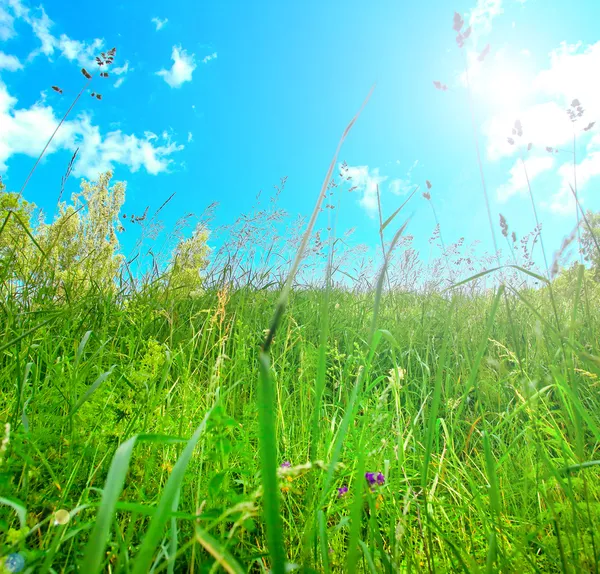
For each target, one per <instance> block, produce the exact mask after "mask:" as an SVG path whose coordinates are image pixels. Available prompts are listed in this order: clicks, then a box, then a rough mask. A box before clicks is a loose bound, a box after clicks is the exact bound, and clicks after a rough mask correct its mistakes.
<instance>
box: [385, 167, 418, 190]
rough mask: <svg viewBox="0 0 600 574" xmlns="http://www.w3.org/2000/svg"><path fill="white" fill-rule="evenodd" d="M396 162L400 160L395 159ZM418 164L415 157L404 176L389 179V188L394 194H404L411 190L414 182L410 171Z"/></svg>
mask: <svg viewBox="0 0 600 574" xmlns="http://www.w3.org/2000/svg"><path fill="white" fill-rule="evenodd" d="M396 163H398V164H399V163H400V160H396ZM418 165H419V160H418V159H416V160H415V161H414V162H413V164H412V165H411V166H410V168H409V170H408V171H407V172H406V177H405V178H396V179H392V180H391V181H390V185H389V189H390V192H391V193H393V194H394V195H406V194H407V193H409V192H410V191H412V190H413V188H414V184H413V183H412V173H413V171H414V170H415V168H416V167H417V166H418Z"/></svg>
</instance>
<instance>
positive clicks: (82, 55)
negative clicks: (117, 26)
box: [0, 0, 104, 67]
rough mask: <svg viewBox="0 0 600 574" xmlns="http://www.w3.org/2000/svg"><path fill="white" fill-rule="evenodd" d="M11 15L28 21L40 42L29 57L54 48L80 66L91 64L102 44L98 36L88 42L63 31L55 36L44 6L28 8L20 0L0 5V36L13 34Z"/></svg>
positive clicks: (51, 54) (51, 53)
mask: <svg viewBox="0 0 600 574" xmlns="http://www.w3.org/2000/svg"><path fill="white" fill-rule="evenodd" d="M7 10H10V11H11V12H12V13H9V12H8V11H7ZM15 18H17V19H22V20H24V21H25V22H26V23H27V24H29V26H31V29H32V31H33V33H34V35H35V36H36V38H37V39H38V40H39V41H40V43H41V45H40V47H39V48H37V49H35V50H34V51H33V52H32V53H31V54H29V57H28V60H29V61H31V60H33V59H34V58H35V57H36V56H38V55H39V54H44V55H45V56H47V57H48V58H52V56H54V54H55V52H58V53H59V54H60V55H62V56H63V57H65V58H67V59H68V60H69V61H75V62H77V63H78V64H79V65H80V66H83V67H92V66H93V65H94V59H95V57H96V56H97V55H98V54H99V53H100V51H101V50H102V48H103V46H104V40H102V39H100V38H96V39H94V40H92V41H91V42H82V41H79V40H74V39H72V38H70V37H69V36H67V35H66V34H61V35H60V36H59V37H57V36H55V35H54V34H53V33H52V31H51V29H52V27H53V26H54V23H53V22H52V20H51V19H50V18H49V17H48V14H46V11H45V10H44V7H43V6H39V7H38V8H36V9H34V10H32V9H30V8H29V7H27V6H26V5H25V4H23V3H22V2H21V1H20V0H9V2H8V5H7V7H6V8H2V7H0V39H7V38H9V37H11V36H13V35H14V28H13V22H14V20H15Z"/></svg>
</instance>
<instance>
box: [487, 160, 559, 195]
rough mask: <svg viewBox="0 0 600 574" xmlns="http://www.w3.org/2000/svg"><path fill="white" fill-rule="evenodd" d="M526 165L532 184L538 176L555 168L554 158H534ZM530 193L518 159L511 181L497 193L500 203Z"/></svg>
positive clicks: (513, 168)
mask: <svg viewBox="0 0 600 574" xmlns="http://www.w3.org/2000/svg"><path fill="white" fill-rule="evenodd" d="M525 164H526V166H527V176H528V177H529V183H532V182H533V180H534V179H535V178H536V177H537V176H538V175H540V174H541V173H543V172H545V171H548V170H550V169H552V167H553V166H554V157H552V156H541V157H533V158H529V159H526V160H525ZM528 191H529V190H528V187H527V178H526V177H525V170H524V169H523V163H522V162H521V160H520V159H518V160H517V161H516V162H515V164H514V165H513V167H512V168H511V170H510V179H509V180H508V182H507V183H505V184H503V185H501V186H500V187H499V188H498V190H497V192H496V193H497V196H498V201H500V202H504V201H506V200H507V199H509V198H510V197H512V196H513V195H515V194H525V193H528Z"/></svg>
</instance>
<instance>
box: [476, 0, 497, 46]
mask: <svg viewBox="0 0 600 574" xmlns="http://www.w3.org/2000/svg"><path fill="white" fill-rule="evenodd" d="M502 12H503V10H502V0H477V4H476V6H475V8H473V10H471V13H470V15H469V26H471V27H472V29H473V38H474V40H475V42H476V41H477V39H478V38H479V37H481V36H487V35H488V34H489V33H490V32H491V31H492V20H493V19H494V18H495V17H496V16H499V15H500V14H502Z"/></svg>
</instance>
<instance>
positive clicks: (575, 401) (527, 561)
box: [0, 15, 600, 574]
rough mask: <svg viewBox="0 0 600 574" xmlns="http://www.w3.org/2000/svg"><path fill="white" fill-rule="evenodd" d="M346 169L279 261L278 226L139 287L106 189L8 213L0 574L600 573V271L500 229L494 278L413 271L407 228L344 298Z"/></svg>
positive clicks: (195, 255) (185, 260) (190, 257)
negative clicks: (338, 227) (36, 211)
mask: <svg viewBox="0 0 600 574" xmlns="http://www.w3.org/2000/svg"><path fill="white" fill-rule="evenodd" d="M456 16H457V15H456ZM456 16H455V20H456ZM459 20H460V17H459ZM461 25H462V24H461ZM458 29H460V27H458ZM459 36H460V35H459ZM461 38H462V36H461ZM465 38H466V36H465ZM462 41H463V40H462V39H461V42H462ZM88 75H89V74H88ZM439 89H441V88H439ZM351 126H352V124H350V126H349V127H351ZM347 131H348V130H347ZM513 131H515V130H513ZM345 135H346V134H344V137H345ZM342 141H343V138H342ZM338 165H339V164H338V163H337V155H336V157H334V160H333V161H332V163H331V167H330V171H329V174H328V176H327V177H326V179H325V183H324V184H323V189H322V190H321V194H320V196H319V200H318V203H317V206H316V208H315V211H314V213H313V217H312V218H311V219H310V220H309V221H308V223H306V222H303V223H302V226H300V227H301V229H302V231H301V232H299V233H298V235H296V236H294V238H293V240H291V241H290V242H288V243H287V244H286V245H287V247H286V249H288V248H290V249H291V247H293V250H292V251H293V253H292V251H289V250H288V251H286V257H282V259H283V261H284V262H283V263H278V264H271V261H272V259H271V256H272V255H273V253H272V251H273V249H272V247H269V245H273V244H274V241H275V240H274V236H275V234H276V230H275V228H276V226H277V225H279V224H280V223H281V221H282V220H283V214H282V213H280V212H279V211H277V209H276V208H272V210H271V211H268V210H267V211H259V212H258V214H255V216H253V217H250V218H241V219H240V220H238V222H237V223H239V225H237V226H236V225H234V226H232V227H231V228H229V229H228V231H229V233H230V236H231V237H230V238H229V240H228V241H229V243H227V242H226V245H227V249H225V250H223V249H221V250H219V251H217V252H216V253H212V254H209V253H208V250H207V248H206V242H207V238H208V235H207V230H206V227H205V226H204V225H201V226H199V227H198V228H196V231H195V232H194V233H193V234H192V235H191V237H187V238H186V236H184V235H181V236H177V237H176V239H177V240H178V241H179V242H178V243H177V247H176V249H175V250H174V251H173V252H172V253H173V258H172V260H171V261H170V262H167V264H166V265H162V264H161V265H159V264H158V263H157V261H156V260H155V259H153V260H152V261H151V262H149V263H148V264H147V265H146V267H145V268H142V269H145V271H148V273H146V275H144V277H142V278H140V277H135V278H134V276H133V274H132V270H131V268H130V266H129V264H128V263H125V260H124V259H123V258H121V257H120V256H119V244H118V240H117V239H116V233H117V232H118V231H119V227H122V224H121V223H119V221H120V220H121V217H122V216H121V211H120V209H121V206H122V205H123V201H124V188H122V187H120V186H119V185H118V184H117V185H115V186H113V188H110V187H109V181H110V176H108V175H106V176H102V177H101V178H100V179H99V181H98V182H96V183H94V184H87V183H86V184H84V185H83V188H82V194H81V195H80V196H77V197H74V201H73V202H72V204H71V205H69V206H67V205H66V204H62V206H61V207H60V209H59V214H58V216H57V218H56V220H55V221H54V222H53V223H51V224H43V223H42V224H39V225H37V226H36V225H34V224H33V223H31V221H33V220H32V217H33V208H32V207H31V206H28V205H27V204H26V203H23V201H22V199H21V197H20V195H21V194H19V195H17V194H14V193H13V194H9V193H7V192H5V191H2V193H1V195H0V199H1V200H2V203H1V204H0V256H1V257H0V304H1V308H2V311H1V313H0V421H2V422H3V423H4V430H2V429H0V441H1V442H0V572H16V571H23V572H35V573H46V572H81V573H82V574H93V573H96V572H127V573H132V574H143V573H147V572H157V573H158V572H168V573H171V572H216V571H222V570H225V571H227V572H230V573H238V572H267V571H271V572H274V573H276V574H279V573H282V572H286V571H290V570H297V571H300V572H326V573H328V572H342V571H343V572H387V573H392V572H431V573H433V572H459V571H462V572H544V573H546V572H565V573H566V572H596V573H597V572H598V562H599V559H600V537H599V536H598V535H597V532H598V525H599V523H600V486H599V485H600V472H599V471H600V462H599V458H598V452H597V450H598V445H599V441H600V394H599V391H600V388H599V385H600V381H599V379H598V375H599V373H600V349H599V340H600V339H599V336H600V324H599V322H600V321H599V319H600V317H599V315H598V308H599V305H600V286H599V284H598V282H596V281H595V280H594V276H593V272H592V270H589V269H586V268H584V266H583V265H574V266H572V267H570V268H568V269H565V270H563V271H562V272H560V273H559V272H558V267H557V265H555V264H553V265H552V269H551V270H549V269H548V263H549V261H547V263H546V271H545V272H542V271H539V270H537V271H536V268H535V266H534V265H533V260H532V258H531V250H532V249H533V247H531V246H529V247H528V243H527V242H525V243H524V242H523V241H521V244H520V247H518V244H517V240H516V238H515V239H514V240H513V242H512V243H510V241H509V240H508V237H509V235H508V227H507V222H506V221H505V220H504V221H503V218H502V217H501V227H502V234H503V235H504V237H505V238H507V241H508V242H509V243H508V246H509V250H508V252H509V255H510V257H509V258H508V259H507V260H506V261H503V262H500V256H499V253H498V251H497V255H495V256H494V257H491V258H489V257H488V258H487V259H485V258H483V259H480V260H479V261H478V263H477V265H476V264H475V263H474V262H473V261H472V260H471V259H472V258H471V256H469V257H467V256H462V255H461V253H462V252H461V251H460V250H459V249H458V248H456V249H454V248H455V246H448V247H446V246H445V245H444V243H443V240H442V235H441V233H442V231H441V228H440V226H439V225H437V226H436V231H435V232H434V237H433V240H434V241H435V243H436V245H438V244H439V245H441V249H442V255H441V256H440V257H439V258H438V259H437V260H436V261H437V263H434V264H432V265H431V266H430V267H428V268H427V269H425V268H424V267H419V265H420V264H419V263H418V262H417V259H416V255H415V254H414V252H413V253H412V255H410V252H409V250H408V248H406V247H407V244H402V241H403V240H404V238H405V237H406V234H404V235H403V233H404V231H405V226H406V224H407V223H408V222H405V224H404V225H403V226H400V224H399V223H398V221H400V219H401V218H402V216H403V215H404V214H402V216H399V217H398V218H397V220H396V219H395V218H396V216H397V215H398V214H399V210H398V211H397V212H396V213H395V214H393V215H392V216H391V217H390V218H389V219H387V220H385V221H384V219H383V217H382V215H381V213H380V236H379V237H376V238H374V242H375V244H376V245H377V248H378V249H379V243H381V248H382V255H381V261H379V262H378V263H377V264H376V265H375V267H374V269H372V270H371V271H372V272H371V273H370V275H369V273H368V270H365V269H366V268H362V267H361V268H360V269H362V270H359V271H360V272H359V273H358V277H357V278H352V277H351V276H350V275H346V277H345V279H344V280H343V281H341V282H336V281H337V279H338V276H335V277H334V270H335V271H337V270H339V265H337V264H338V262H339V257H340V254H339V253H338V252H336V253H334V252H333V251H332V246H334V245H335V244H336V241H335V225H334V224H331V219H330V220H329V221H330V224H329V238H325V235H326V234H324V235H323V236H319V234H318V233H316V229H317V228H316V227H315V220H316V218H317V216H318V214H319V213H320V211H321V210H322V209H321V208H322V207H323V205H324V201H325V199H326V198H327V197H329V196H330V195H332V194H334V188H335V186H331V185H330V176H331V174H332V172H333V171H334V170H335V168H337V167H338ZM523 165H524V166H525V162H523ZM342 166H343V164H342ZM479 167H481V163H479ZM32 173H33V170H32ZM482 175H483V171H482ZM342 176H343V168H342ZM24 187H25V185H24V186H23V188H24ZM427 187H428V189H427V191H425V193H424V194H423V196H424V198H425V200H427V201H429V202H431V207H432V208H433V202H432V200H431V195H430V192H429V187H430V185H429V182H427ZM484 192H485V188H484ZM529 192H530V195H531V190H530V189H529ZM279 193H280V190H278V191H277V194H279ZM574 194H575V192H574ZM531 198H532V201H533V195H531ZM485 199H486V201H487V197H486V198H485ZM576 199H577V198H576ZM167 201H168V199H167ZM332 203H334V200H332ZM163 205H164V204H163ZM533 206H534V210H533V215H534V218H533V219H534V220H535V221H533V220H532V225H533V224H534V223H535V224H536V225H537V231H536V232H535V234H534V239H533V243H534V245H535V243H536V241H539V240H540V234H539V222H538V221H537V213H536V211H535V203H533ZM158 211H160V209H159V210H158ZM330 213H331V211H330ZM433 215H434V217H435V220H436V223H437V221H438V219H437V214H436V212H435V210H433ZM145 217H146V215H145V214H144V216H143V217H141V216H140V217H138V218H135V217H134V216H131V222H132V223H138V221H140V222H142V221H144V220H145ZM330 217H332V216H330ZM150 223H152V221H150ZM490 224H492V227H493V223H492V220H491V216H490ZM582 225H583V223H582ZM274 226H275V227H274ZM386 227H387V228H388V231H387V232H389V231H391V230H392V229H394V232H396V235H395V236H394V239H393V240H392V241H391V242H389V241H388V242H386V241H384V236H383V231H384V229H385V228H386ZM304 230H306V231H304ZM589 237H591V235H588V239H589ZM574 238H575V235H573V236H571V237H570V239H568V241H567V242H566V243H565V245H564V246H563V247H565V248H566V246H567V244H568V243H569V242H571V243H572V242H573V241H574ZM590 241H591V240H589V241H588V246H589V245H591V243H590ZM494 242H495V236H494ZM597 247H598V246H597V245H596V248H597ZM405 248H406V249H405ZM521 248H522V249H521ZM592 248H593V246H592V247H590V249H592ZM403 249H405V250H404V251H403ZM528 249H529V251H528ZM395 250H396V251H395ZM519 250H521V251H523V253H524V256H523V255H522V253H521V252H520V251H519ZM141 251H142V250H141V248H140V249H139V251H138V253H141ZM599 251H600V249H599ZM282 252H283V251H282ZM288 252H289V253H292V254H291V255H290V256H289V257H288V255H287V254H288ZM396 252H401V253H404V254H405V255H406V254H409V255H410V256H411V257H412V259H411V258H409V257H404V258H402V257H400V256H399V258H398V259H396V258H395V257H396ZM231 253H235V255H234V256H233V258H232V257H231ZM307 253H308V255H310V256H311V257H312V258H313V259H312V261H313V267H311V268H310V269H309V270H308V271H307V274H308V276H310V277H312V278H313V281H312V282H310V284H308V285H307V284H303V283H301V282H300V281H298V280H297V279H298V277H299V276H300V275H298V273H297V272H298V271H300V274H301V273H302V272H303V270H304V271H305V272H306V269H307V268H306V266H305V263H306V259H303V256H304V255H306V254H307ZM238 254H239V258H238ZM346 255H348V256H351V255H352V253H351V252H349V253H347V254H346ZM548 255H550V254H548ZM559 255H562V254H559ZM545 256H546V254H545V253H544V257H545ZM136 257H137V256H136ZM152 257H153V258H154V254H153V255H152ZM496 257H497V260H496ZM523 257H524V259H523ZM257 258H258V259H259V260H260V261H261V263H260V265H259V266H258V267H257V268H256V267H254V264H255V262H256V260H257ZM315 258H316V259H315ZM134 259H135V258H134ZM309 259H310V257H309ZM559 259H560V257H559V256H556V257H555V259H554V262H555V263H558V261H559ZM315 260H316V261H317V262H316V263H315ZM209 262H212V263H211V265H212V266H210V267H209V268H208V269H209V270H210V271H208V270H207V271H206V272H205V275H204V277H203V282H201V280H200V275H199V273H198V272H199V271H201V270H204V269H206V266H207V264H208V263H209ZM233 263H235V265H234V264H233ZM244 265H245V266H246V267H244ZM261 265H262V266H261ZM495 266H500V267H502V269H499V270H496V272H494V273H489V274H488V273H487V270H491V269H492V268H494V267H495ZM451 270H452V271H451ZM425 272H427V273H430V274H428V275H425ZM409 275H410V276H411V280H410V281H409V282H408V283H406V281H407V277H408V276H409ZM468 275H471V278H470V279H469V278H468V277H467V276H468ZM315 277H317V278H318V279H317V280H315V279H314V278H315ZM399 278H400V279H399ZM353 279H355V280H353ZM484 281H488V282H487V284H485V283H484ZM407 285H409V286H412V287H407Z"/></svg>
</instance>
